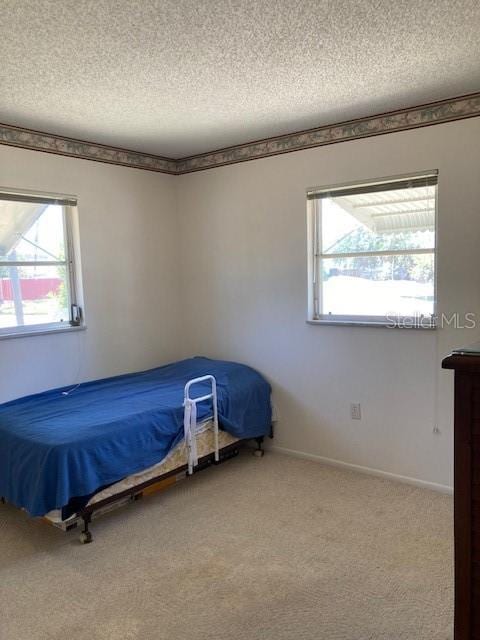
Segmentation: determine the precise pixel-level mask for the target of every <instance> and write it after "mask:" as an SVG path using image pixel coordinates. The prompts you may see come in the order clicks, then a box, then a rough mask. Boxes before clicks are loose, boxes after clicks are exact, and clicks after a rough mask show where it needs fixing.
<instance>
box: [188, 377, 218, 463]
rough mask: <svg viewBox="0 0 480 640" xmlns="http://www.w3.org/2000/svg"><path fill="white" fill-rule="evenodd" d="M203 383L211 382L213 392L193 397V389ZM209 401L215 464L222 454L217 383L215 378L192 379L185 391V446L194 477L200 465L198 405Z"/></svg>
mask: <svg viewBox="0 0 480 640" xmlns="http://www.w3.org/2000/svg"><path fill="white" fill-rule="evenodd" d="M201 382H209V383H210V389H211V392H210V393H207V394H204V395H201V396H195V397H192V395H191V388H192V387H193V386H194V385H196V384H199V383H201ZM207 400H211V401H212V407H213V412H212V416H211V419H212V421H213V434H214V444H215V462H219V461H220V453H219V448H218V404H217V381H216V379H215V377H214V376H212V375H208V376H201V377H200V378H192V379H191V380H189V381H188V382H187V384H186V385H185V390H184V402H183V406H184V421H183V426H184V433H185V445H186V447H187V452H188V463H187V464H188V472H187V473H188V475H192V473H193V470H194V467H196V466H197V464H198V453H197V415H198V411H197V405H198V404H200V402H205V401H207ZM202 421H203V420H202Z"/></svg>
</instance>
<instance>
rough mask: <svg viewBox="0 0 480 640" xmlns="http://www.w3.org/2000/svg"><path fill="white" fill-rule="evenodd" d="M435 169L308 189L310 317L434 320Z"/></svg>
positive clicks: (426, 323) (402, 322) (428, 323)
mask: <svg viewBox="0 0 480 640" xmlns="http://www.w3.org/2000/svg"><path fill="white" fill-rule="evenodd" d="M436 190H437V175H436V173H429V174H425V175H417V176H414V177H408V178H404V177H403V178H392V179H389V180H385V181H380V180H378V181H375V182H370V183H366V184H365V183H364V184H361V185H354V186H338V187H331V188H328V189H318V190H315V191H309V192H308V194H307V198H308V229H309V320H312V321H318V322H322V321H324V322H338V323H342V322H343V323H351V322H357V323H368V324H386V325H387V326H394V325H395V326H405V327H408V326H415V327H428V328H431V327H432V326H434V325H435V257H436V256H435V235H436V234H435V229H436Z"/></svg>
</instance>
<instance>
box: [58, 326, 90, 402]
mask: <svg viewBox="0 0 480 640" xmlns="http://www.w3.org/2000/svg"><path fill="white" fill-rule="evenodd" d="M76 338H77V362H78V367H77V373H76V374H75V377H74V382H76V384H74V386H73V387H72V388H71V389H68V391H62V393H61V395H62V396H69V395H70V394H71V393H73V392H74V391H76V390H77V389H78V388H79V387H80V386H81V384H82V383H81V382H77V380H79V379H80V373H81V371H82V369H83V364H84V353H85V350H81V347H80V339H81V336H80V333H77V336H76Z"/></svg>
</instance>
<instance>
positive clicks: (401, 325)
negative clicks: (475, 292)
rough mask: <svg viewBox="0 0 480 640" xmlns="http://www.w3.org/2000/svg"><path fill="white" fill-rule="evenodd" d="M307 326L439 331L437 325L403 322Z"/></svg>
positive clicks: (329, 322)
mask: <svg viewBox="0 0 480 640" xmlns="http://www.w3.org/2000/svg"><path fill="white" fill-rule="evenodd" d="M306 322H307V324H317V325H325V326H335V327H379V328H381V329H407V330H411V329H413V330H420V331H434V330H435V329H437V325H434V324H425V325H422V324H414V323H410V324H409V323H408V321H405V323H402V322H383V321H379V322H375V321H373V320H323V319H321V320H307V321H306Z"/></svg>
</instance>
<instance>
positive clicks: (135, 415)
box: [0, 357, 272, 542]
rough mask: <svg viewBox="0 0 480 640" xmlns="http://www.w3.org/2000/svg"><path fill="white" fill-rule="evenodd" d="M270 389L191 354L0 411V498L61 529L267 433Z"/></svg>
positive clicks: (242, 368) (240, 369)
mask: <svg viewBox="0 0 480 640" xmlns="http://www.w3.org/2000/svg"><path fill="white" fill-rule="evenodd" d="M270 393H271V389H270V385H269V384H268V382H267V381H266V380H265V379H264V378H263V377H262V376H261V375H260V374H259V373H258V372H257V371H255V370H254V369H252V368H250V367H248V366H246V365H243V364H238V363H234V362H226V361H221V360H211V359H209V358H203V357H196V358H190V359H187V360H182V361H180V362H175V363H171V364H168V365H165V366H163V367H158V368H155V369H151V370H149V371H142V372H139V373H133V374H126V375H123V376H116V377H113V378H106V379H102V380H96V381H92V382H87V383H84V384H81V385H78V386H74V387H66V388H61V389H54V390H51V391H47V392H44V393H40V394H36V395H32V396H27V397H24V398H19V399H17V400H13V401H11V402H7V403H5V404H2V405H0V496H2V498H3V500H4V501H7V502H9V503H11V504H13V505H15V506H16V507H18V508H21V509H24V510H26V511H27V512H28V513H29V514H30V515H32V516H41V517H45V518H47V519H48V520H49V521H50V522H52V523H53V524H56V525H58V526H61V527H62V528H64V529H66V530H68V529H71V528H73V527H75V526H76V525H77V524H78V522H79V521H80V522H83V531H82V534H81V541H82V542H91V540H92V535H91V531H90V529H89V524H90V523H91V520H92V517H93V516H94V515H95V514H97V513H99V512H100V511H102V510H105V509H106V508H109V507H111V505H112V504H119V503H121V502H122V501H126V500H129V499H135V498H138V497H140V496H142V495H144V494H145V493H148V492H149V491H151V490H153V489H155V488H158V487H160V486H165V485H168V484H170V483H172V482H174V481H175V480H176V479H177V478H178V476H179V475H182V474H183V475H185V474H186V475H192V474H193V473H194V472H195V471H197V470H199V469H202V468H204V467H205V466H209V465H210V464H212V463H217V464H218V463H220V462H222V461H223V460H225V459H228V458H229V457H231V456H233V455H236V453H237V452H238V447H239V443H240V442H242V441H245V440H249V439H255V440H256V441H257V449H258V451H259V452H260V453H261V452H262V451H263V450H262V442H263V438H264V437H265V436H266V435H271V424H272V415H271V403H270Z"/></svg>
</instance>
